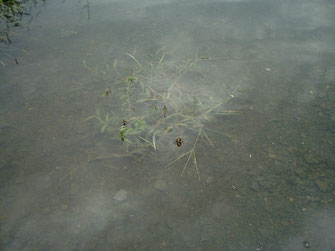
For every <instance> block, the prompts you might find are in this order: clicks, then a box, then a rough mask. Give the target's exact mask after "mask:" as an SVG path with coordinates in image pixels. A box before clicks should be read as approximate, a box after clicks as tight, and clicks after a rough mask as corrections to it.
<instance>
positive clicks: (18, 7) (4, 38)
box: [0, 0, 46, 44]
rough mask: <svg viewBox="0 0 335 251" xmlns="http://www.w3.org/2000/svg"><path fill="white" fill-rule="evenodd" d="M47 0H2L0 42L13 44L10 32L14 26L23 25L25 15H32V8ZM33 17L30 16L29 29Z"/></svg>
mask: <svg viewBox="0 0 335 251" xmlns="http://www.w3.org/2000/svg"><path fill="white" fill-rule="evenodd" d="M45 1H46V0H41V1H38V0H0V42H1V43H6V44H11V43H12V41H11V39H10V36H9V33H10V29H11V28H12V27H18V26H21V23H22V18H23V16H30V13H31V8H32V7H33V6H34V7H35V6H36V5H38V3H39V2H41V3H42V4H44V3H45ZM32 19H33V17H32V16H30V18H29V20H28V24H27V26H26V28H27V30H29V23H30V22H31V20H32Z"/></svg>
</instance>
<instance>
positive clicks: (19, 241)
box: [0, 0, 335, 250]
mask: <svg viewBox="0 0 335 251" xmlns="http://www.w3.org/2000/svg"><path fill="white" fill-rule="evenodd" d="M86 4H87V2H79V1H66V2H64V3H51V2H46V4H45V6H44V7H39V10H40V12H38V10H37V9H35V10H33V13H34V15H35V14H36V13H38V15H36V17H34V19H33V20H32V22H31V23H30V24H29V32H28V31H26V30H25V29H24V26H23V27H21V28H20V27H19V28H15V29H12V32H13V33H12V34H11V40H12V41H13V44H12V45H11V46H8V47H7V46H4V45H2V47H1V57H0V60H1V62H3V64H1V65H0V97H1V99H0V104H1V106H0V148H1V151H0V154H1V158H0V159H1V160H0V161H1V162H0V168H1V169H0V172H1V173H0V179H1V190H0V193H1V204H0V222H1V232H0V240H1V248H2V250H113V249H115V250H120V249H121V250H123V249H129V250H133V249H137V250H148V249H152V250H158V249H167V250H171V249H172V250H183V249H196V250H197V249H198V250H304V249H306V247H307V246H308V245H310V248H309V250H334V249H335V238H334V236H335V227H334V225H335V211H334V209H335V203H334V196H335V190H334V188H335V184H334V180H335V174H334V166H335V158H334V128H335V127H334V125H335V115H334V114H335V103H334V95H335V85H334V81H335V60H334V53H335V50H334V44H335V43H334V42H335V30H334V19H333V16H334V14H335V5H334V4H333V3H332V2H331V1H326V0H324V1H310V2H308V3H306V1H293V2H292V1H280V2H278V1H264V2H262V1H219V2H214V1H213V2H212V1H208V2H207V3H203V2H201V1H199V2H196V1H183V2H173V1H161V2H157V1H144V2H143V1H141V3H137V2H133V1H122V2H112V1H106V2H103V1H96V2H93V1H92V2H91V3H90V7H89V9H88V8H87V7H85V5H86ZM88 17H89V18H88ZM14 32H15V33H14ZM163 47H164V48H166V49H167V50H168V51H169V54H168V56H169V57H167V59H166V60H167V62H168V63H170V65H171V64H172V65H173V64H174V63H176V62H177V61H178V60H179V61H178V62H182V61H183V60H188V59H190V58H192V57H194V55H195V53H196V51H198V52H199V55H201V56H202V57H208V58H219V57H220V59H218V60H207V61H206V60H203V61H201V62H200V63H199V65H198V68H197V69H196V70H194V74H197V73H199V72H200V73H206V74H205V75H206V76H208V78H204V79H206V80H204V81H203V82H202V83H200V82H197V81H198V80H199V79H201V78H194V79H192V76H193V75H190V78H187V77H185V78H184V79H183V83H184V84H185V86H184V87H185V88H186V89H188V90H192V89H194V88H199V86H202V87H203V86H205V87H206V88H205V91H203V92H204V93H203V94H208V95H210V96H212V97H214V98H216V99H220V97H221V96H223V95H227V94H228V95H233V97H232V98H231V99H230V100H229V102H227V103H226V104H225V108H226V109H232V110H237V111H239V112H240V114H239V115H230V116H223V117H222V116H221V117H220V116H218V117H213V118H212V119H210V120H209V121H208V122H207V123H208V124H209V125H210V126H213V128H216V130H219V131H220V132H222V133H224V134H226V135H229V136H223V137H218V136H217V135H216V134H210V133H209V135H208V137H209V138H210V139H211V140H212V143H213V144H214V147H211V146H210V145H209V144H208V142H207V141H206V139H205V138H202V139H201V141H200V144H199V147H197V161H198V163H197V164H198V167H199V174H200V178H201V179H200V181H199V179H198V176H197V173H196V171H195V168H194V167H195V166H194V163H191V164H190V165H189V166H188V168H187V169H186V171H185V173H184V175H183V176H181V175H180V174H181V172H182V170H183V167H184V164H185V159H183V160H180V161H177V162H175V163H173V164H172V165H169V166H168V167H166V164H167V163H168V162H169V161H171V160H173V159H174V158H173V156H174V157H176V156H178V154H181V153H183V152H184V151H187V150H188V149H189V148H188V147H189V145H188V139H191V140H193V139H192V137H194V135H193V134H192V133H191V134H185V138H184V137H183V139H184V141H185V144H184V143H183V146H182V147H180V148H178V147H177V146H176V145H175V142H174V140H173V139H172V140H168V139H165V138H163V139H164V140H165V141H163V139H161V141H162V143H161V145H158V151H157V152H154V153H149V154H148V155H147V156H146V157H144V158H142V159H141V160H140V161H139V160H137V161H135V160H134V159H132V158H127V157H125V158H118V157H114V158H101V157H103V156H106V155H111V154H116V153H117V154H120V153H121V152H122V151H121V150H122V148H121V147H122V143H121V141H119V142H117V143H116V142H115V141H113V140H111V138H110V136H108V135H106V134H101V133H100V132H101V126H99V125H98V124H97V123H96V121H93V120H90V121H87V120H86V119H87V118H88V117H89V116H91V115H93V114H95V112H96V108H97V107H99V108H103V109H111V110H112V111H113V110H115V111H116V110H119V109H120V105H121V104H118V103H117V102H115V101H114V100H113V99H109V100H108V101H107V102H106V99H105V98H106V97H102V96H103V93H104V91H105V90H106V88H111V89H112V90H113V88H116V87H115V85H114V84H115V79H116V78H117V77H116V75H117V74H116V73H115V72H114V71H113V70H110V71H108V69H111V68H113V67H112V66H113V63H114V62H115V59H118V60H119V61H118V62H119V65H123V67H124V68H121V69H120V71H121V72H122V71H124V72H127V66H129V65H134V62H133V61H131V59H129V57H128V58H127V56H126V55H125V53H132V54H134V55H135V56H136V58H138V59H139V61H140V62H144V61H146V60H147V59H148V57H149V55H150V54H154V53H155V52H156V51H157V50H159V49H161V48H163ZM14 59H17V61H18V64H16V62H15V60H14ZM83 61H84V62H85V63H86V66H85V64H83ZM205 61H206V62H205ZM106 65H108V66H109V67H108V66H106ZM87 66H88V67H87ZM128 68H129V67H128ZM104 72H105V73H104ZM164 81H165V78H164V79H163V78H162V82H164ZM230 92H232V93H230ZM106 107H107V108H106ZM114 156H116V155H114ZM168 160H169V161H168Z"/></svg>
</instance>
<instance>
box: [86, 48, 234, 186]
mask: <svg viewBox="0 0 335 251" xmlns="http://www.w3.org/2000/svg"><path fill="white" fill-rule="evenodd" d="M125 55H126V56H127V57H128V58H129V59H130V61H126V60H125V61H124V65H123V66H122V67H121V68H118V61H117V60H115V61H114V65H113V71H112V72H111V73H110V74H111V75H115V74H117V78H114V79H113V81H111V82H113V86H109V87H108V88H107V89H106V90H105V92H104V95H103V96H104V102H109V101H108V99H113V100H114V102H115V100H117V103H118V104H119V107H118V108H117V109H115V106H114V109H113V112H114V113H112V112H111V111H108V112H106V113H105V115H104V116H102V115H101V112H99V111H97V112H96V115H93V116H90V117H89V118H87V119H88V120H90V119H95V120H97V121H98V123H99V124H100V126H101V129H100V131H101V133H104V132H106V133H108V134H110V136H111V138H112V140H115V142H117V141H118V142H120V144H121V145H123V147H124V150H123V151H125V152H126V154H127V155H126V156H129V155H132V156H134V158H135V159H141V158H143V157H144V156H146V155H148V154H149V153H150V152H159V148H160V147H164V146H165V145H167V142H171V141H172V142H173V141H175V145H176V146H177V147H180V148H188V147H190V148H189V150H187V151H186V152H184V153H182V154H180V155H179V156H177V157H176V158H175V159H174V160H173V161H170V162H169V163H168V164H167V165H166V166H170V165H171V164H173V163H175V162H177V161H178V160H179V159H181V158H183V157H187V159H186V162H185V165H184V168H183V171H182V174H183V173H184V172H185V170H186V168H187V166H188V164H189V162H190V159H191V157H192V158H193V163H194V166H195V169H196V172H197V175H198V177H199V179H200V174H199V169H198V164H197V153H196V152H197V147H198V144H199V142H200V141H201V140H202V141H204V142H203V143H205V142H207V143H208V144H209V145H210V146H212V147H213V146H214V143H213V142H212V140H211V139H210V137H209V136H208V133H211V134H218V135H220V136H223V137H226V136H228V137H230V138H231V139H234V137H232V136H230V135H226V134H225V133H223V132H221V131H219V130H217V129H214V128H211V126H210V125H209V124H210V123H209V122H210V118H211V116H215V115H217V116H218V115H230V114H238V112H237V111H233V110H224V109H223V104H224V103H226V102H227V101H228V100H230V99H231V98H232V97H233V95H232V94H231V90H229V92H227V95H226V96H225V97H223V98H222V97H220V98H219V99H215V98H214V97H212V96H210V95H209V94H208V91H207V88H206V85H204V86H203V87H201V88H198V89H190V88H187V85H184V82H187V80H188V78H189V77H193V76H191V75H189V74H192V73H195V74H196V76H200V77H201V78H202V79H201V81H202V82H204V80H203V78H205V77H206V74H204V73H202V72H201V71H200V70H201V69H200V68H197V64H198V63H199V62H200V61H202V60H210V58H205V59H203V58H201V57H199V55H198V51H197V52H196V54H195V56H194V57H193V58H191V59H188V60H183V61H181V62H179V63H178V62H177V63H170V62H169V61H168V60H166V58H167V56H168V51H167V50H164V49H161V50H159V51H157V52H156V53H155V54H154V55H152V57H151V58H150V59H149V60H147V62H146V63H143V62H141V61H140V60H138V59H137V58H136V57H135V56H134V55H133V54H130V53H126V54H125ZM83 62H84V66H85V67H86V68H87V69H89V70H90V71H91V72H94V73H96V74H99V72H100V73H101V72H104V78H105V77H106V75H108V74H109V73H106V72H105V71H101V70H99V69H98V68H94V70H93V68H92V67H89V66H88V65H87V64H86V62H85V61H83ZM129 65H130V66H129ZM116 110H119V112H118V113H117V112H116ZM116 113H117V114H116ZM184 136H185V137H184ZM192 137H194V142H193V144H192V142H191V141H192V140H191V139H192ZM120 148H122V147H120ZM152 150H153V151H152ZM170 150H171V149H170ZM111 156H114V155H111Z"/></svg>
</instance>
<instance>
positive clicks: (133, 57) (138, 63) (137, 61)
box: [126, 53, 143, 68]
mask: <svg viewBox="0 0 335 251" xmlns="http://www.w3.org/2000/svg"><path fill="white" fill-rule="evenodd" d="M126 54H127V55H128V56H129V57H131V58H132V59H133V60H134V61H135V62H136V63H137V64H138V65H139V66H140V67H141V68H143V66H142V65H141V64H140V62H138V60H137V59H136V58H135V57H134V56H133V55H131V54H129V53H126Z"/></svg>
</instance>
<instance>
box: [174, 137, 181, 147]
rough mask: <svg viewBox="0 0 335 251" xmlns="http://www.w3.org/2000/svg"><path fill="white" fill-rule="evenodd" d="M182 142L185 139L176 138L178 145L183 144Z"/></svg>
mask: <svg viewBox="0 0 335 251" xmlns="http://www.w3.org/2000/svg"><path fill="white" fill-rule="evenodd" d="M181 143H183V141H182V140H181V138H180V137H178V138H176V144H177V146H178V147H180V146H181Z"/></svg>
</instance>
